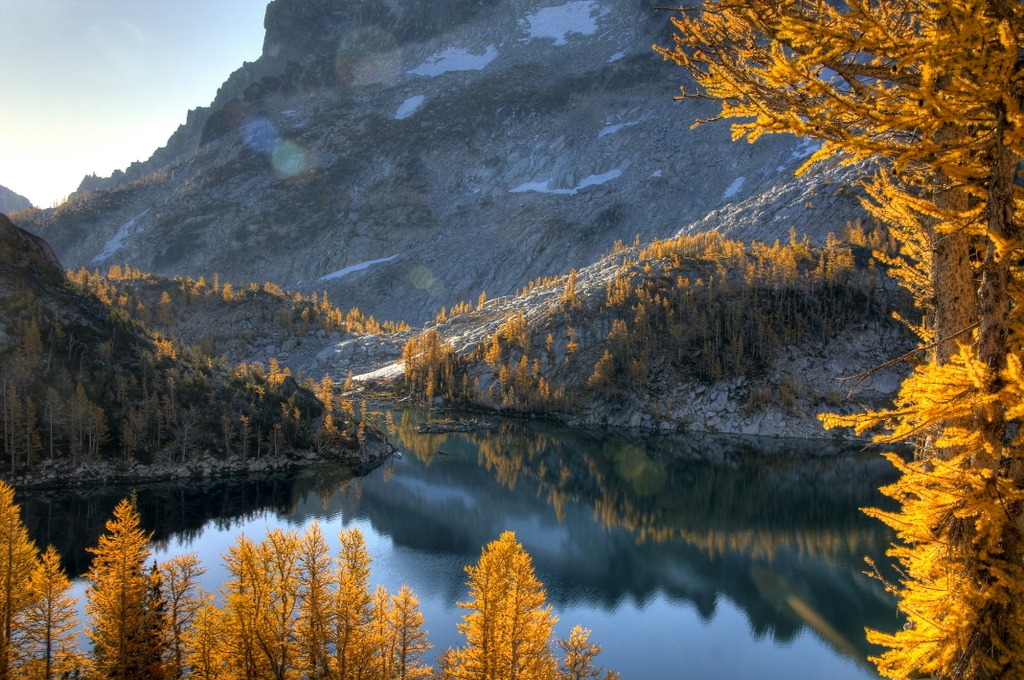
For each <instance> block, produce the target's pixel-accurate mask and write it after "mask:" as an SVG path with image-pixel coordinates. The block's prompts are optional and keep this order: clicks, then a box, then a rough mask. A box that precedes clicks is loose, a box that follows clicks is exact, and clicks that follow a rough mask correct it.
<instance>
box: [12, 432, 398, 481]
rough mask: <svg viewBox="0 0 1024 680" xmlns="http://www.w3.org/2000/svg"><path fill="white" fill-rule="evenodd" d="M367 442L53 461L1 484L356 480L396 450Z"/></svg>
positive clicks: (379, 437) (372, 439) (377, 439)
mask: <svg viewBox="0 0 1024 680" xmlns="http://www.w3.org/2000/svg"><path fill="white" fill-rule="evenodd" d="M367 432H373V433H374V434H373V435H371V436H369V437H367V438H366V439H365V440H364V442H363V444H362V445H361V446H360V448H359V449H358V450H357V451H353V452H348V453H346V452H341V451H337V452H332V453H328V454H326V455H325V454H324V453H319V454H318V453H316V452H314V451H296V452H292V453H291V454H290V455H283V454H278V455H264V456H259V457H250V458H248V459H242V458H239V457H237V456H232V457H230V458H226V459H221V458H218V457H216V456H214V455H213V454H212V453H210V452H206V453H204V454H202V455H199V456H196V457H195V458H193V459H192V460H189V461H186V462H181V463H179V462H173V461H162V462H157V463H151V464H149V465H143V464H138V463H136V464H133V465H130V466H127V467H125V465H124V464H123V462H120V461H112V460H98V461H79V462H78V463H72V462H71V461H53V462H49V461H48V462H45V463H43V464H40V465H39V466H38V467H37V468H36V469H35V470H33V471H31V472H27V473H21V474H15V475H10V474H5V475H3V477H2V478H3V480H4V481H5V482H7V483H8V484H10V485H11V486H13V487H15V488H18V489H43V488H49V487H65V486H71V485H74V486H83V485H107V484H132V483H143V482H147V483H148V482H163V481H175V480H177V481H181V480H212V479H217V478H224V477H234V476H244V475H250V474H256V473H281V472H286V471H293V470H298V469H302V468H308V467H314V466H316V465H323V464H340V465H344V466H346V467H348V468H349V469H350V470H351V471H352V474H353V475H354V476H357V477H361V476H363V475H365V474H368V473H369V472H371V471H372V470H374V469H376V468H378V467H380V466H381V465H383V464H384V463H385V462H386V461H387V460H388V458H390V457H391V456H392V455H393V454H394V453H395V452H397V451H398V448H397V447H396V446H395V445H394V444H392V443H391V442H390V441H388V439H387V437H385V436H384V435H383V434H381V433H377V432H375V431H372V430H367Z"/></svg>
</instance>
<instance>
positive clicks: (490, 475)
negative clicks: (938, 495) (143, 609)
mask: <svg viewBox="0 0 1024 680" xmlns="http://www.w3.org/2000/svg"><path fill="white" fill-rule="evenodd" d="M423 417H424V416H422V415H417V414H414V413H411V412H406V413H399V414H396V415H395V416H394V419H393V421H392V422H391V438H392V440H393V441H395V442H396V443H397V444H399V445H400V446H401V448H402V451H403V455H402V457H401V458H400V459H395V460H393V461H391V463H389V464H388V465H386V466H385V467H382V468H379V469H377V470H375V471H373V472H372V473H370V474H369V475H367V476H366V477H363V478H358V479H353V478H351V477H350V476H349V475H348V473H347V472H346V471H345V470H344V469H341V468H338V467H331V466H322V467H318V468H316V469H313V470H305V471H302V472H300V473H297V474H294V475H290V476H287V477H277V478H266V479H250V480H246V481H240V480H233V481H221V482H218V483H215V484H205V485H196V484H152V485H143V486H140V487H138V489H137V493H138V501H139V507H140V511H141V514H142V518H143V523H144V524H145V525H146V527H147V528H149V529H152V530H153V531H154V532H155V535H156V541H155V546H156V548H157V550H156V558H157V559H163V558H166V557H167V556H170V555H174V554H178V553H182V552H190V551H192V552H196V553H198V554H199V556H200V557H201V559H202V561H203V563H204V565H205V566H206V567H207V568H208V570H209V572H208V574H207V575H206V577H205V578H206V580H205V583H204V585H205V586H206V587H207V588H208V589H210V590H216V588H217V586H218V584H219V583H220V582H221V581H222V580H224V578H225V571H224V568H223V564H222V560H221V557H220V556H221V555H222V554H223V553H225V552H226V551H227V547H228V546H229V545H230V544H231V543H233V541H234V539H235V537H236V536H237V535H238V534H239V533H242V532H244V533H245V534H246V535H247V536H249V537H250V538H253V539H256V540H259V539H260V538H261V537H262V536H263V534H264V533H265V532H266V531H267V529H268V528H273V527H283V528H297V529H301V528H302V527H304V526H306V525H307V524H308V523H309V522H311V521H313V520H314V519H315V520H318V521H319V522H320V523H321V526H322V528H323V529H324V533H325V534H326V535H327V536H329V537H331V538H332V539H333V538H335V537H336V535H337V533H338V531H339V530H340V529H342V528H343V527H351V526H358V527H359V528H360V529H361V530H362V532H363V534H364V536H365V537H366V541H367V544H368V547H369V548H370V552H371V554H372V556H373V570H372V577H371V580H372V584H373V585H375V584H376V583H382V584H384V585H385V586H386V587H387V588H388V589H389V590H391V591H392V592H397V590H398V588H399V587H400V586H401V585H402V584H403V583H407V584H409V585H410V586H411V587H412V588H413V589H414V590H415V591H416V594H417V595H418V596H419V598H420V600H421V603H422V607H423V611H424V614H425V616H426V627H427V629H428V630H429V636H430V640H431V642H432V643H433V644H434V645H435V648H436V649H435V650H434V651H435V652H438V651H441V650H443V649H444V648H446V647H449V646H455V645H457V644H459V643H460V642H461V639H460V637H459V636H458V633H457V631H456V623H457V622H458V621H459V620H460V618H461V615H462V613H463V610H461V609H459V608H458V607H457V606H456V604H455V603H456V602H457V601H460V600H465V599H467V593H466V587H465V574H464V572H463V567H464V565H466V564H472V563H475V562H476V560H477V559H478V558H479V555H480V550H481V548H482V547H483V546H484V545H485V544H487V543H488V542H490V541H492V540H494V539H495V538H497V536H498V535H499V534H500V533H501V532H502V531H505V530H509V529H510V530H513V531H515V532H516V535H517V537H518V539H519V541H520V542H521V543H522V544H523V545H524V546H525V547H526V549H527V550H528V551H529V552H530V554H531V555H532V556H533V560H534V566H535V568H536V571H537V574H538V576H539V578H540V579H541V580H542V581H543V582H544V584H545V585H546V587H547V593H548V600H549V602H550V603H551V604H552V605H553V606H554V609H555V611H556V613H557V615H558V617H559V623H558V626H557V629H556V632H557V634H558V635H559V637H567V636H568V632H569V629H570V628H571V627H572V626H573V625H575V624H580V625H583V626H585V627H587V628H590V629H591V630H592V631H593V632H592V635H591V640H592V641H594V642H597V643H599V644H601V645H602V647H603V650H604V651H603V653H602V654H601V657H600V663H601V664H602V665H604V666H606V667H607V668H612V669H615V670H618V671H619V672H621V673H622V677H623V678H624V679H625V680H653V679H655V678H666V677H676V678H693V679H702V680H714V679H722V680H726V679H729V680H732V679H739V678H758V679H761V680H772V679H779V680H782V679H783V678H785V679H786V680H799V679H802V678H806V679H807V680H812V679H813V680H820V679H822V678H829V679H830V680H843V679H847V678H849V679H853V678H858V679H860V678H875V677H877V675H876V674H875V673H874V671H873V668H872V667H871V665H870V664H869V663H868V662H867V660H866V657H867V656H868V655H869V654H870V653H874V652H875V651H877V650H873V649H871V648H870V647H869V646H868V645H867V643H866V642H865V641H864V632H863V630H864V627H865V626H868V627H872V628H878V629H882V630H894V629H896V628H897V627H898V626H899V625H900V621H899V620H898V618H897V616H896V609H895V604H894V602H893V600H892V598H891V597H890V596H889V595H887V594H886V593H885V592H884V589H883V587H882V585H881V584H880V583H879V582H878V581H876V580H874V579H871V578H869V577H867V576H865V575H864V574H863V573H862V572H863V571H864V569H865V564H864V560H863V558H864V557H865V556H871V557H872V558H874V559H875V560H877V561H879V562H881V563H884V561H885V557H884V553H885V550H886V548H887V546H888V545H889V543H890V542H891V540H892V535H891V533H890V532H889V531H888V530H887V529H886V528H885V527H883V526H882V525H880V524H879V523H878V522H876V521H874V520H871V519H869V518H867V517H865V516H864V515H863V514H862V513H861V512H860V511H859V510H858V508H860V507H864V506H869V505H879V504H882V503H883V502H884V500H883V499H882V498H881V497H880V496H879V495H878V494H877V492H876V491H875V490H876V489H877V488H878V486H879V485H880V484H884V483H887V482H889V481H892V480H893V479H894V476H893V472H892V469H891V467H890V466H889V465H888V463H886V462H884V461H883V460H881V459H880V457H879V456H878V455H877V453H866V454H865V453H861V452H859V451H858V450H857V449H856V448H854V449H849V448H847V449H845V450H844V449H833V448H831V447H829V446H828V445H826V444H824V443H818V442H816V443H806V442H799V441H783V440H757V439H750V438H746V439H745V438H736V437H725V436H706V435H705V436H698V435H689V436H682V435H680V436H671V437H669V436H658V437H654V438H649V439H642V438H629V437H624V436H621V435H618V436H617V435H608V434H600V433H593V432H583V431H579V430H573V429H569V428H560V427H555V426H551V425H547V424H537V423H529V422H518V421H502V422H501V423H500V427H499V428H498V429H497V430H494V431H490V432H478V433H471V434H450V435H420V434H416V432H415V424H416V423H417V422H418V421H419V420H420V419H422V418H423ZM389 420H390V419H389ZM128 491H129V490H128V489H126V488H113V489H111V488H106V489H96V488H91V489H83V490H77V491H59V492H58V491H46V492H42V491H36V492H31V493H27V492H26V493H20V494H18V500H19V502H21V503H22V504H23V508H24V510H25V512H26V517H27V522H28V524H29V525H30V529H31V531H32V533H33V535H34V536H35V537H36V539H37V541H39V542H40V543H42V544H46V543H54V544H55V545H56V546H57V547H58V548H59V549H60V550H61V551H62V553H63V554H64V555H65V562H66V565H67V567H68V569H69V571H71V572H72V573H75V574H80V573H81V572H82V571H84V569H85V568H86V567H87V553H86V552H85V548H86V547H87V546H90V545H94V544H95V541H96V536H97V535H98V534H99V532H100V531H102V527H103V522H104V521H105V520H106V519H107V518H108V517H109V516H110V512H111V510H112V508H113V506H114V504H115V503H116V502H117V501H118V500H119V499H120V498H122V497H123V496H124V495H126V494H127V493H128ZM335 545H336V543H335ZM77 590H78V594H81V592H82V586H81V584H80V585H79V587H78V589H77Z"/></svg>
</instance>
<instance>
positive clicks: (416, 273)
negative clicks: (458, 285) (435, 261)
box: [409, 265, 444, 295]
mask: <svg viewBox="0 0 1024 680" xmlns="http://www.w3.org/2000/svg"><path fill="white" fill-rule="evenodd" d="M409 282H410V283H411V284H412V285H413V286H414V287H416V288H419V289H420V290H422V291H426V292H428V293H430V294H431V295H439V294H441V292H442V291H443V290H444V286H442V285H441V281H440V280H438V278H437V277H436V276H434V275H433V273H431V271H430V270H429V269H427V268H426V267H424V266H423V265H419V266H417V267H413V269H412V271H411V272H409Z"/></svg>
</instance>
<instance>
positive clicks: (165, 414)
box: [0, 214, 391, 483]
mask: <svg viewBox="0 0 1024 680" xmlns="http://www.w3.org/2000/svg"><path fill="white" fill-rule="evenodd" d="M0 312H2V313H0V475H2V476H3V477H4V478H6V479H9V480H14V481H17V482H21V483H26V482H29V483H33V482H39V481H45V480H56V479H59V478H63V477H71V478H74V479H78V480H85V479H89V478H94V479H102V480H109V479H113V478H127V479H133V478H145V477H152V476H154V475H165V476H171V477H185V476H204V475H206V474H209V473H211V472H218V471H228V470H241V469H249V470H259V469H265V468H279V467H286V466H290V465H297V464H300V463H303V462H309V461H311V460H320V459H332V460H342V461H345V462H347V463H350V464H353V465H366V464H370V463H372V462H373V461H374V460H376V459H377V458H378V457H379V456H381V455H387V453H390V451H391V448H390V446H387V445H383V446H381V444H384V441H383V438H382V437H381V436H379V434H378V433H375V431H373V430H372V429H366V428H361V427H358V426H357V424H356V423H354V422H346V421H345V420H344V418H343V417H342V414H341V413H339V414H338V419H337V421H336V422H335V421H333V420H332V417H333V415H332V411H331V410H330V409H329V408H327V407H326V406H325V404H324V403H323V402H322V401H320V400H319V399H318V398H317V396H315V395H314V393H313V391H311V390H310V389H307V387H304V386H300V385H299V384H298V383H297V382H296V380H294V379H293V378H291V377H289V375H288V373H287V371H281V370H277V369H276V368H275V367H274V366H273V365H272V366H271V370H270V371H269V373H268V372H266V371H264V370H262V368H255V367H251V366H244V365H243V366H235V367H229V366H228V365H227V364H226V363H223V362H217V361H213V360H211V359H210V358H208V357H207V356H205V355H203V354H202V352H201V351H199V350H196V349H193V348H190V347H187V346H185V345H182V344H180V343H176V342H173V341H171V340H169V339H167V338H166V337H163V336H161V335H159V334H156V333H153V332H152V331H150V330H148V329H147V328H146V327H145V326H144V325H143V324H142V323H140V322H139V321H137V320H133V319H131V318H129V316H128V315H127V314H126V313H125V312H124V311H123V310H121V309H118V308H115V307H112V306H111V305H110V303H109V302H105V301H103V300H101V299H100V298H98V297H97V296H95V295H92V294H90V293H88V292H85V291H83V290H81V289H79V288H77V287H76V286H75V285H73V283H72V282H71V281H69V280H68V279H66V278H65V274H64V269H63V267H62V266H61V263H60V261H59V260H58V259H57V257H56V256H55V255H54V253H53V251H52V250H51V249H50V247H49V246H48V245H47V244H46V242H45V241H43V240H42V239H40V238H39V237H37V236H34V235H32V234H30V233H28V232H26V231H24V230H22V229H21V228H19V227H18V226H16V225H15V224H14V223H13V222H11V221H10V220H9V219H8V218H7V216H6V215H3V214H0ZM367 433H368V434H367ZM313 450H315V451H316V454H315V455H314V454H312V453H311V452H312V451H313Z"/></svg>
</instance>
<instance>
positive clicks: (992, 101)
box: [655, 0, 1024, 679]
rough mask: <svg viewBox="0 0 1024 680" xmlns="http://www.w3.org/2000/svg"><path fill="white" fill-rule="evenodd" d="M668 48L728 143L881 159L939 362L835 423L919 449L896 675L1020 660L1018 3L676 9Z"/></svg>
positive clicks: (889, 659) (908, 488)
mask: <svg viewBox="0 0 1024 680" xmlns="http://www.w3.org/2000/svg"><path fill="white" fill-rule="evenodd" d="M679 11H680V15H679V16H678V17H674V18H673V24H674V26H675V28H676V33H675V35H674V40H675V45H674V46H673V47H671V48H660V47H657V46H656V47H655V49H656V50H658V51H659V52H660V53H661V54H662V55H663V56H664V57H665V58H666V59H670V60H672V61H673V62H675V63H677V64H679V65H681V66H683V67H684V68H685V69H686V70H687V71H689V73H690V75H691V76H692V77H693V79H694V82H695V83H696V87H695V88H684V90H683V98H687V97H708V98H713V99H717V100H719V101H720V102H721V110H720V114H719V116H718V117H719V118H726V119H732V120H735V121H737V122H735V123H734V125H733V135H734V138H746V139H748V140H750V141H754V140H756V139H757V138H758V137H759V136H761V135H763V134H766V133H779V132H781V133H793V134H796V135H803V136H806V137H809V138H813V139H817V140H819V141H820V142H821V147H820V148H819V150H818V151H817V152H816V153H814V154H813V155H812V156H811V157H810V158H809V159H808V161H807V162H806V163H805V165H804V168H806V167H809V166H810V165H811V164H813V163H815V162H818V161H821V160H824V159H826V158H829V157H832V156H841V158H842V160H844V161H845V162H856V161H869V162H871V163H873V164H874V165H875V167H876V168H877V169H878V171H877V173H876V176H875V178H874V179H873V180H872V181H870V182H869V183H868V199H867V201H866V202H867V207H868V209H869V210H870V211H871V212H872V214H873V215H874V216H875V217H876V218H878V219H879V220H881V221H883V222H885V223H887V224H888V225H889V226H890V227H891V229H892V232H893V234H894V235H896V236H897V238H899V239H900V241H901V244H902V247H903V254H904V256H903V259H902V261H900V262H894V263H892V264H895V265H897V269H896V272H895V273H896V276H897V278H898V280H900V281H901V282H902V283H904V284H907V285H908V287H909V288H910V289H911V291H912V292H913V293H914V294H915V296H916V298H917V300H918V303H919V304H920V306H921V307H922V309H923V310H924V312H925V322H924V324H923V325H922V326H920V327H918V328H917V329H916V330H917V331H918V332H919V333H920V335H921V337H922V340H923V346H922V350H925V351H927V354H928V362H927V363H926V364H924V365H921V366H919V367H917V368H916V369H915V370H914V373H913V375H912V376H911V378H910V379H908V380H907V381H906V382H905V383H904V385H903V387H902V389H901V392H900V395H899V397H898V399H897V402H896V405H895V407H894V408H893V409H890V410H886V411H882V412H879V413H870V414H864V415H862V416H857V417H854V418H846V419H838V418H833V419H830V420H829V421H828V424H832V425H852V426H855V427H857V429H858V430H859V431H861V432H864V431H867V430H869V429H870V428H873V427H878V426H881V427H883V428H885V430H886V431H887V432H886V433H885V434H883V435H881V436H880V439H881V440H882V441H892V440H897V439H903V440H908V441H911V442H913V443H914V444H915V445H916V458H915V460H914V461H912V462H910V463H903V462H902V461H901V460H899V459H898V458H896V457H893V458H892V459H893V460H894V461H895V462H897V464H898V467H900V469H901V471H902V472H903V476H902V477H901V479H900V481H899V482H897V483H896V484H894V485H892V486H891V487H888V488H887V489H886V492H887V493H889V495H891V496H893V497H894V498H895V499H897V500H898V501H900V503H901V509H900V511H898V512H895V513H883V512H877V513H875V514H876V515H877V516H878V517H880V518H881V519H883V520H884V521H886V522H887V523H888V524H890V525H891V526H892V527H893V528H894V529H895V530H896V532H897V534H898V536H899V539H900V541H901V542H900V545H898V546H896V547H894V550H893V554H894V556H895V557H897V558H898V559H899V561H900V563H901V567H902V574H903V575H902V577H901V582H900V583H899V584H894V585H893V589H894V590H895V591H896V592H897V594H898V595H899V597H900V607H901V609H902V611H903V612H904V613H905V614H906V615H907V617H908V624H907V626H906V627H905V628H904V629H902V630H900V631H898V632H896V633H895V634H892V635H887V634H882V633H872V634H871V636H870V637H871V639H872V640H874V641H875V642H879V643H881V644H883V645H885V646H887V647H888V648H889V650H888V651H887V652H886V653H884V654H882V655H881V656H880V657H878V658H877V659H875V661H876V663H877V665H878V667H879V670H880V671H881V672H882V673H883V674H884V675H886V676H888V677H892V678H906V677H918V676H921V675H930V676H932V677H935V678H972V679H974V678H1004V677H1013V676H1016V675H1019V674H1020V672H1021V670H1020V669H1021V668H1024V566H1022V565H1024V455H1022V452H1024V438H1022V437H1024V428H1021V420H1022V418H1024V386H1022V379H1024V371H1022V370H1021V361H1020V354H1021V349H1022V348H1021V337H1022V335H1024V327H1022V326H1021V317H1020V310H1021V302H1024V300H1022V298H1021V296H1022V295H1024V290H1022V288H1021V286H1020V283H1021V272H1020V263H1021V262H1022V261H1024V258H1022V255H1024V253H1022V248H1024V231H1022V230H1021V218H1022V216H1024V187H1022V186H1021V185H1020V183H1019V182H1017V181H1016V179H1017V177H1016V175H1017V170H1018V168H1019V167H1021V163H1022V160H1024V113H1022V109H1021V106H1022V99H1024V60H1022V58H1021V54H1022V53H1024V5H1022V4H1021V3H1019V2H1003V1H1002V0H937V1H930V2H923V1H920V0H849V1H847V2H843V3H828V2H823V1H820V0H782V1H778V0H744V1H743V2H740V1H738V0H724V1H719V2H711V1H708V2H705V3H704V4H703V5H701V6H699V7H694V8H690V9H685V8H680V10H679Z"/></svg>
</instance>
